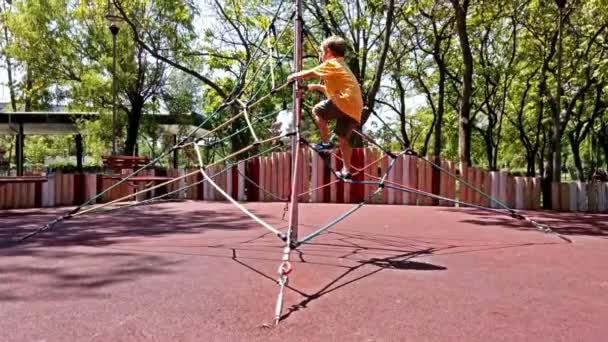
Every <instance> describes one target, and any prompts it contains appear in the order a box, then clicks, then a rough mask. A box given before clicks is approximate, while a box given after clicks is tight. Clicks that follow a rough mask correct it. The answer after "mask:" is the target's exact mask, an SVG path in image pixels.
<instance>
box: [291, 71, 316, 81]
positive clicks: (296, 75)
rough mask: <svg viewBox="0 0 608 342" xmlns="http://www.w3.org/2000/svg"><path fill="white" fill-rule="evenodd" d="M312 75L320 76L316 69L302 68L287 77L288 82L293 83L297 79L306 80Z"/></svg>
mask: <svg viewBox="0 0 608 342" xmlns="http://www.w3.org/2000/svg"><path fill="white" fill-rule="evenodd" d="M312 77H318V76H317V75H316V73H315V70H314V69H311V70H302V71H300V72H294V73H293V74H291V75H289V76H288V77H287V82H289V83H291V82H293V81H295V80H298V79H300V80H306V79H309V78H312Z"/></svg>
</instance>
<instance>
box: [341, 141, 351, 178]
mask: <svg viewBox="0 0 608 342" xmlns="http://www.w3.org/2000/svg"><path fill="white" fill-rule="evenodd" d="M338 140H339V141H340V151H342V159H343V160H344V165H343V166H342V170H344V171H348V172H350V159H351V153H352V148H351V147H350V142H349V141H348V139H345V138H344V137H341V136H339V137H338Z"/></svg>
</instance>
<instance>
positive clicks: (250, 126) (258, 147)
mask: <svg viewBox="0 0 608 342" xmlns="http://www.w3.org/2000/svg"><path fill="white" fill-rule="evenodd" d="M285 1H286V0H284V1H282V2H281V3H280V4H279V5H278V7H277V10H276V12H275V14H274V16H273V18H272V20H271V22H270V24H269V26H268V27H267V28H265V29H264V30H262V32H263V34H260V37H258V40H259V41H258V44H256V46H257V49H256V50H255V51H254V53H253V56H252V58H251V59H250V61H249V62H248V63H247V65H246V68H247V69H248V68H250V67H252V62H253V61H256V60H258V57H259V54H260V53H262V47H263V46H267V47H268V53H267V58H265V59H264V60H263V64H268V68H269V73H268V75H267V77H266V78H265V80H263V82H261V83H260V86H259V88H258V89H257V90H251V91H249V92H247V91H246V90H248V88H249V86H250V85H249V84H246V83H245V85H244V86H243V87H241V89H240V91H238V92H237V93H234V92H233V94H231V96H229V97H227V98H226V99H224V101H223V102H222V103H221V104H219V105H218V106H217V108H216V109H215V110H214V111H213V112H212V113H211V114H209V115H208V116H207V117H206V118H205V120H204V121H203V122H202V123H201V124H200V125H198V126H197V127H196V128H195V129H194V130H192V131H191V132H190V133H189V134H187V135H186V136H185V137H184V138H183V139H181V140H180V141H179V142H178V143H177V144H175V145H174V146H173V147H171V148H170V149H167V150H166V151H165V152H163V153H161V154H160V155H159V156H158V157H156V158H154V159H153V160H152V161H150V162H149V163H148V164H147V165H145V166H143V167H141V168H139V169H137V170H135V171H134V172H132V173H131V174H128V175H124V176H123V177H122V178H121V180H120V181H119V182H117V183H116V184H114V185H112V186H110V187H109V188H107V189H105V190H104V191H101V192H100V193H98V194H97V195H95V196H93V197H91V198H90V199H89V200H87V201H85V202H84V203H83V204H81V205H79V206H78V207H76V208H74V209H72V210H70V211H69V212H68V213H67V214H65V215H63V216H60V217H58V218H56V219H54V220H52V221H51V222H49V223H47V224H45V225H44V226H42V227H40V228H38V229H36V230H35V231H33V232H31V233H29V234H27V235H25V236H23V237H22V239H21V240H22V241H26V240H28V239H31V238H32V237H34V236H35V235H37V234H40V233H42V232H45V231H49V230H51V229H52V228H53V227H55V226H56V225H58V224H59V223H61V222H62V221H65V220H68V219H71V218H74V217H78V216H82V215H85V214H87V213H99V212H107V211H112V210H126V209H128V208H131V207H133V206H141V205H146V204H150V203H157V202H159V201H162V200H164V199H166V198H171V197H172V196H174V195H175V194H177V193H179V192H181V191H184V190H186V189H188V188H191V187H194V186H198V185H200V184H202V183H205V184H207V185H209V186H211V187H212V188H214V189H215V191H217V192H218V193H219V194H220V195H221V196H222V197H223V198H225V199H226V200H227V201H229V202H230V203H231V204H232V205H234V206H235V207H236V208H238V209H239V210H240V211H241V212H243V213H244V214H245V215H247V216H248V217H249V218H251V219H252V220H253V221H255V222H256V223H257V224H259V225H260V226H261V227H263V228H265V229H267V230H268V231H270V232H272V233H273V234H274V235H275V236H276V237H277V238H278V239H279V241H281V244H282V246H283V253H282V257H281V260H280V264H279V267H278V279H277V284H278V285H279V294H278V297H277V302H276V307H275V315H274V322H275V324H278V323H279V322H280V321H281V318H282V311H283V300H284V290H285V288H286V287H287V286H288V282H289V274H290V273H291V272H292V271H293V268H292V265H291V263H290V255H291V253H292V252H293V250H295V249H298V248H300V247H301V246H303V245H305V244H307V243H309V242H311V241H312V240H313V239H315V238H317V237H318V236H320V235H321V234H323V233H324V232H326V231H327V230H329V229H331V228H332V227H334V226H335V225H337V224H338V223H340V222H341V221H343V220H344V219H346V218H347V217H349V216H350V215H352V214H354V213H355V212H356V211H357V210H359V209H360V208H361V207H363V206H364V205H366V204H368V203H370V202H371V200H372V199H373V198H374V197H376V196H378V195H379V194H381V193H382V191H383V190H385V189H392V190H396V191H403V192H409V193H413V194H416V195H418V196H425V197H428V198H432V199H436V200H441V201H443V202H451V203H455V204H457V205H459V206H468V207H474V208H478V209H481V210H489V211H492V212H495V213H499V214H504V215H508V216H510V217H512V218H514V219H518V220H522V221H526V222H528V223H530V224H532V225H533V226H534V227H536V228H537V229H538V230H540V231H542V232H544V233H552V234H555V233H554V232H553V230H551V228H550V227H549V226H547V225H544V224H541V223H538V222H536V221H534V220H531V219H529V218H527V217H525V216H524V215H522V214H520V213H518V212H516V211H515V210H513V209H511V208H509V207H508V206H507V205H506V204H505V203H503V202H501V201H499V200H497V199H496V198H494V197H492V196H489V195H487V194H486V193H484V192H483V191H481V190H480V189H478V188H476V187H474V186H473V185H472V184H470V183H468V182H466V181H464V182H463V181H462V179H459V181H460V182H461V184H462V185H464V186H466V187H468V188H470V189H471V190H472V191H474V192H477V193H479V194H480V195H481V196H484V197H485V198H487V199H488V200H489V201H492V202H495V203H496V204H497V206H498V208H488V207H483V206H479V205H475V204H470V203H466V202H464V201H460V200H455V199H451V198H448V197H444V196H440V195H437V194H434V193H431V192H428V191H423V190H420V189H417V188H414V187H410V186H407V185H405V184H400V183H398V182H395V181H391V180H389V179H388V175H389V174H390V173H391V170H392V169H393V167H394V166H395V164H396V162H397V161H398V160H400V159H401V158H403V157H404V156H407V155H409V156H416V157H417V158H419V159H421V160H423V161H424V162H425V163H428V164H429V165H431V166H432V167H433V168H435V169H436V170H438V171H439V172H442V173H444V174H445V175H446V176H447V177H451V178H454V179H456V178H458V176H457V175H455V174H454V173H453V172H451V171H450V170H448V169H446V168H444V167H441V166H440V165H437V164H436V163H434V162H432V161H430V160H428V159H425V158H423V157H421V156H418V155H417V154H416V153H415V152H414V151H412V150H410V149H408V146H403V151H401V152H392V151H390V150H387V149H385V148H384V147H382V146H381V144H378V143H377V142H376V141H374V139H372V138H371V137H369V136H367V135H366V134H365V133H364V132H363V131H362V130H357V131H356V132H355V133H356V134H358V135H360V136H361V138H362V140H363V141H366V142H367V143H368V144H369V145H374V146H376V147H377V148H379V149H380V151H381V152H382V156H380V157H379V158H378V159H375V160H373V161H371V162H369V163H368V164H366V165H363V166H362V167H354V168H353V177H352V179H340V178H336V179H335V180H333V181H331V182H329V183H327V184H324V185H322V186H318V187H315V188H313V189H309V190H306V191H304V192H301V193H299V191H300V189H301V186H300V182H302V172H303V170H302V168H301V167H300V165H301V159H302V158H303V157H304V156H303V151H304V150H305V149H306V148H310V149H311V150H312V151H314V152H316V153H318V152H317V151H316V150H314V149H312V145H311V143H310V142H309V140H308V139H309V138H307V137H306V136H305V135H306V134H304V132H302V130H301V117H302V115H301V114H302V105H303V85H302V84H301V83H300V82H295V83H293V84H291V83H283V84H279V85H277V84H276V83H275V82H276V75H275V72H276V71H277V69H278V65H280V64H281V63H282V62H283V60H284V59H285V58H286V56H287V55H284V56H282V57H277V58H276V59H277V60H276V61H274V60H273V56H274V54H277V56H278V55H279V52H280V51H279V48H278V46H277V44H274V43H273V42H272V41H271V40H272V38H273V37H272V36H271V34H270V32H272V31H274V29H275V28H276V27H278V21H277V18H279V16H280V15H281V14H285V13H284V9H283V6H284V3H285ZM288 7H289V8H288V9H287V10H286V11H287V12H288V13H287V15H288V17H289V18H290V19H289V20H286V21H285V24H284V26H283V28H282V31H280V33H279V34H278V35H275V37H274V39H275V43H276V41H278V40H280V39H281V37H283V36H284V35H285V34H286V33H287V32H289V31H290V30H291V29H292V28H293V34H294V46H293V49H292V51H289V53H293V65H292V68H293V71H300V70H302V60H303V40H304V39H303V38H304V37H303V33H306V34H307V35H308V37H307V39H308V40H309V41H310V42H311V43H312V41H313V40H314V37H310V31H309V30H305V28H304V23H303V20H302V18H303V15H302V2H301V0H295V2H294V3H293V5H292V6H288ZM264 40H266V44H264V42H263V41H264ZM255 67H256V68H257V70H256V71H255V72H254V73H253V74H252V75H250V76H249V79H250V80H251V79H257V78H258V75H259V73H260V72H261V70H262V69H263V68H264V65H256V66H255ZM245 78H246V77H245V76H243V77H242V79H240V80H238V82H236V83H237V84H239V83H242V82H245ZM269 82H270V85H269V84H268V83H269ZM268 86H269V88H270V89H269V90H268V92H267V93H266V94H265V95H263V96H260V97H258V94H259V93H261V92H262V91H263V90H264V89H267V87H268ZM289 86H292V91H293V108H292V109H293V111H292V113H293V114H292V115H293V117H292V123H293V125H292V126H290V129H289V130H283V131H282V132H281V133H280V134H274V135H272V136H268V133H267V132H268V131H270V130H269V129H268V127H270V126H271V123H272V122H271V119H273V118H274V117H275V116H276V115H277V114H278V113H279V112H280V111H283V110H285V108H282V109H280V110H277V111H274V112H270V113H269V114H259V115H258V114H256V111H255V110H256V108H257V107H258V106H259V105H260V104H262V103H265V101H266V100H269V99H270V98H271V97H272V96H273V95H275V94H277V93H279V92H284V91H287V90H288V89H289ZM248 95H249V96H248ZM230 110H235V111H238V113H236V114H233V115H232V116H230V117H229V118H228V119H226V120H224V121H223V122H221V123H219V124H216V125H215V126H214V127H212V128H210V129H209V130H208V132H206V133H205V134H203V135H202V136H200V137H196V134H195V133H196V132H197V131H198V130H200V129H201V128H202V127H207V126H208V125H210V123H211V120H213V119H217V118H218V117H219V116H220V113H223V112H225V111H228V112H231V111H230ZM372 113H373V114H374V115H376V116H377V114H376V113H375V112H373V111H372ZM378 119H379V120H380V121H381V122H382V123H383V124H386V123H385V122H384V120H383V119H382V118H381V117H380V116H378ZM237 121H239V122H241V123H242V124H243V125H242V128H239V129H236V130H233V131H232V132H230V133H226V132H227V131H229V130H230V128H231V127H232V125H231V124H233V123H235V122H237ZM387 127H389V126H388V125H387ZM389 128H390V127H389ZM243 133H248V134H250V137H251V138H252V141H253V142H252V143H250V144H249V145H247V146H245V147H242V148H240V149H238V150H236V151H234V152H232V153H230V154H224V156H223V157H222V158H220V159H219V160H215V161H212V162H209V163H205V162H204V161H205V158H204V154H205V151H208V150H211V149H215V148H217V147H220V146H222V147H223V146H224V145H225V144H227V143H228V142H229V141H230V139H231V138H233V137H234V136H235V135H237V134H243ZM210 137H218V138H216V139H212V140H211V142H210V140H209V139H208V138H210ZM395 137H396V139H397V140H399V136H398V135H397V134H395ZM286 141H289V145H288V144H286ZM401 143H402V144H403V142H402V141H401ZM178 149H193V150H194V152H195V154H196V160H197V162H198V168H197V169H196V170H194V171H191V172H188V173H184V174H183V175H179V176H176V177H174V178H172V179H170V180H167V181H164V182H161V183H159V184H156V185H153V186H148V187H146V188H144V189H142V190H139V191H136V192H134V193H130V194H127V195H125V196H122V197H119V198H117V199H114V200H111V201H108V202H105V203H96V200H97V199H99V198H101V197H102V196H103V195H104V194H107V193H108V192H110V191H112V189H115V188H116V187H118V186H120V184H123V183H125V182H128V181H129V179H131V178H132V177H135V176H136V175H137V174H140V173H141V172H142V171H144V170H146V169H147V168H149V167H151V166H152V165H154V164H156V163H158V162H159V161H160V160H161V159H162V158H164V157H165V156H167V155H169V154H170V153H171V152H173V151H175V150H178ZM278 150H284V151H285V150H290V151H291V152H290V158H291V168H290V172H291V176H290V182H291V184H290V191H289V196H287V197H280V196H276V195H274V194H272V193H271V192H269V191H268V190H266V189H264V188H263V187H262V186H260V185H259V184H257V183H256V181H255V180H253V179H251V178H249V177H246V175H244V174H242V173H241V172H240V171H239V173H241V175H242V176H244V177H245V180H246V181H247V182H249V183H251V184H253V185H254V186H256V187H257V188H259V189H260V190H261V191H263V192H266V193H269V194H271V195H272V196H273V197H274V198H275V199H276V200H279V201H282V202H285V213H286V214H287V216H288V217H287V220H288V225H287V228H286V229H279V228H277V227H274V226H273V225H271V224H269V223H268V222H266V221H265V220H264V219H262V218H260V217H258V216H257V215H256V214H254V213H253V212H251V211H250V210H248V209H247V208H246V206H244V205H243V204H241V203H239V202H238V201H237V200H235V199H234V198H233V196H232V195H231V194H230V193H228V192H227V191H224V190H223V189H222V187H221V186H219V185H218V184H217V182H216V181H215V180H216V178H217V177H219V176H220V175H222V174H223V173H225V172H227V170H229V169H231V168H232V167H233V166H234V165H236V164H237V163H242V162H246V161H248V160H251V159H254V158H257V157H259V156H263V155H268V154H269V153H271V152H274V151H278ZM245 153H247V154H248V155H249V156H248V157H247V158H241V157H240V156H242V155H243V154H245ZM319 156H320V157H321V159H322V160H323V161H324V162H323V164H324V167H325V169H326V170H328V171H329V172H330V173H333V174H335V173H336V171H337V170H336V167H334V166H333V165H332V163H331V162H330V157H331V158H333V159H334V160H339V161H342V159H341V157H340V156H339V155H338V154H336V153H330V154H327V153H323V154H319ZM385 158H388V166H387V168H385V169H384V170H383V174H381V175H379V174H378V172H377V169H376V170H372V169H373V168H374V167H376V165H377V163H378V162H379V161H380V160H383V159H385ZM221 165H225V168H223V169H221V170H219V171H217V172H213V173H212V171H211V170H212V169H214V167H216V166H221ZM199 174H200V175H201V176H202V179H201V180H200V181H197V182H193V183H191V184H188V185H185V186H180V187H178V188H177V189H175V190H172V191H168V192H166V193H163V194H160V195H158V196H153V197H152V198H150V199H147V200H144V201H139V202H134V203H133V202H129V200H130V199H132V198H134V197H137V196H138V195H141V194H144V193H150V192H152V191H154V190H155V189H159V188H161V187H163V186H167V185H169V184H176V183H177V182H179V181H180V180H183V179H185V178H187V177H190V176H193V175H199ZM362 176H364V177H362ZM361 179H363V180H361ZM338 182H344V183H349V184H353V185H361V186H365V187H368V188H370V189H371V190H370V191H367V192H366V196H364V198H363V200H361V201H359V202H358V203H355V205H354V206H352V207H351V208H350V209H348V210H347V211H346V212H344V213H343V214H341V215H340V216H338V217H336V218H334V219H333V220H331V221H330V222H327V223H326V224H324V225H323V226H321V227H318V228H317V229H315V230H313V231H312V232H310V233H308V234H306V235H304V236H300V234H299V233H300V232H299V230H298V226H299V220H298V219H299V215H298V203H299V199H300V198H302V197H303V196H306V195H308V194H309V193H311V192H315V191H320V190H322V189H323V188H326V187H329V186H332V185H333V184H336V183H338ZM285 213H284V215H285ZM558 236H559V235H558ZM559 237H560V238H562V239H564V240H566V241H569V240H567V239H566V238H565V237H562V236H559Z"/></svg>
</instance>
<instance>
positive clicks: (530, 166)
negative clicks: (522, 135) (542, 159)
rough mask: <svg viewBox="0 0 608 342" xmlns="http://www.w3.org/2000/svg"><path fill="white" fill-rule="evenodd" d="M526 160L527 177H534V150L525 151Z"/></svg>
mask: <svg viewBox="0 0 608 342" xmlns="http://www.w3.org/2000/svg"><path fill="white" fill-rule="evenodd" d="M526 162H527V169H526V176H528V177H534V176H535V173H536V170H535V166H536V152H534V153H532V154H530V153H529V152H526Z"/></svg>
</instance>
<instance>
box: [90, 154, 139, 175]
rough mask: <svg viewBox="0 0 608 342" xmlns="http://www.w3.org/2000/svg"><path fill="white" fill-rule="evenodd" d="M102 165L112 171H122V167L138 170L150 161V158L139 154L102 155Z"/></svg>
mask: <svg viewBox="0 0 608 342" xmlns="http://www.w3.org/2000/svg"><path fill="white" fill-rule="evenodd" d="M101 159H102V161H103V165H104V166H105V167H106V169H108V170H111V171H112V172H114V173H119V174H120V173H122V170H124V169H130V170H132V171H135V170H138V169H140V168H141V167H143V166H146V165H148V163H150V159H149V158H147V157H140V156H102V157H101Z"/></svg>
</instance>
